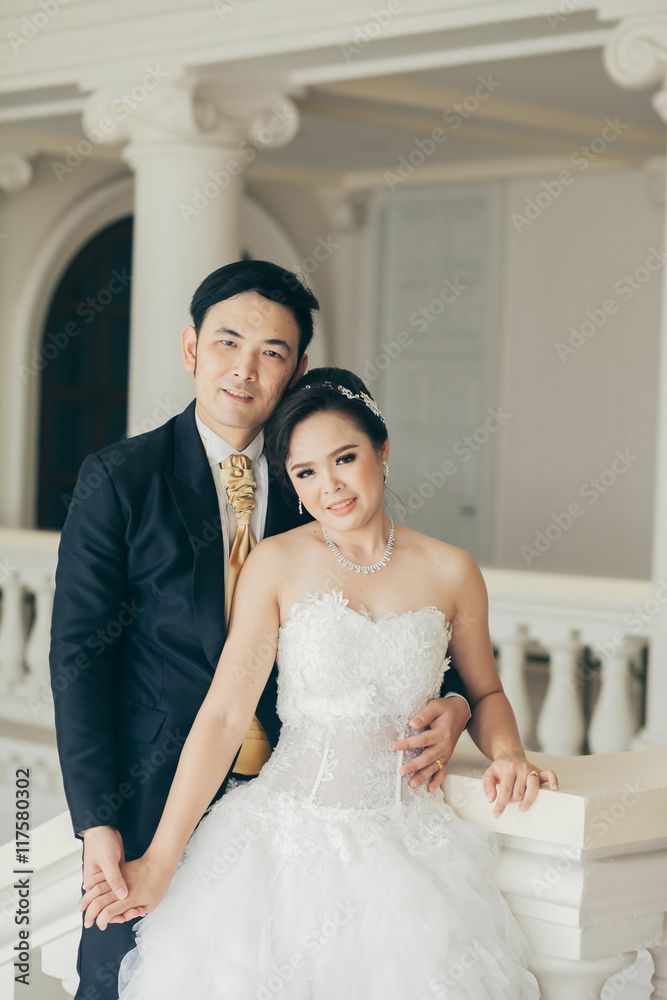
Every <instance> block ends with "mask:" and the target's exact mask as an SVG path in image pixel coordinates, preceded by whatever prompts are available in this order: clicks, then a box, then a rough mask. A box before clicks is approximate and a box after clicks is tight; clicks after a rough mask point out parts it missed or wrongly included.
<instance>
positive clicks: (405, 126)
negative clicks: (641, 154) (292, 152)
mask: <svg viewBox="0 0 667 1000" xmlns="http://www.w3.org/2000/svg"><path fill="white" fill-rule="evenodd" d="M298 104H299V110H300V111H301V113H302V114H312V115H317V116H319V117H323V118H334V119H337V120H339V121H347V122H354V123H356V124H362V125H372V126H377V127H380V128H394V129H397V130H402V131H406V132H411V133H412V134H413V135H416V134H417V133H419V132H430V131H432V130H433V129H438V128H439V129H441V130H442V131H443V132H445V133H446V134H447V136H448V137H449V136H452V137H456V138H461V139H462V140H464V141H466V142H467V141H470V142H473V143H475V142H477V143H484V144H487V145H492V146H505V147H513V148H515V149H517V148H518V149H526V150H529V151H530V152H533V153H540V152H541V153H556V154H557V153H560V154H561V155H567V154H570V153H572V152H573V148H572V143H571V142H570V143H568V142H566V141H565V139H561V140H558V139H544V138H542V137H540V136H529V135H526V134H525V133H518V132H511V131H509V130H508V131H506V132H500V131H497V130H495V129H492V128H476V127H475V126H474V125H470V124H469V123H468V122H466V123H465V124H464V126H463V127H462V128H461V129H460V130H455V129H453V128H451V127H450V128H448V127H447V125H446V123H445V122H443V119H442V116H440V117H437V116H436V115H433V116H432V117H427V116H422V117H419V116H417V115H414V114H412V115H407V114H406V115H401V114H399V113H397V112H391V111H377V110H375V109H371V108H360V107H353V106H352V105H350V104H344V105H343V104H330V103H327V102H325V101H318V100H317V99H316V98H309V99H307V100H305V101H299V102H298ZM665 141H667V140H663V143H662V146H663V147H664V145H665Z"/></svg>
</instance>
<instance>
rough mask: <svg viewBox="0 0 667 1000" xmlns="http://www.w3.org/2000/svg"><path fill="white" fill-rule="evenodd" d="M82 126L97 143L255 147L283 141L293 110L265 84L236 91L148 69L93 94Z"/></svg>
mask: <svg viewBox="0 0 667 1000" xmlns="http://www.w3.org/2000/svg"><path fill="white" fill-rule="evenodd" d="M83 124H84V130H85V131H86V132H87V133H88V134H89V135H92V136H94V138H95V140H96V141H97V142H101V143H107V144H115V143H127V142H130V143H132V144H142V145H153V146H163V145H165V144H168V145H171V146H178V145H183V146H192V145H196V146H199V147H206V146H211V147H217V146H225V145H229V144H234V143H240V142H243V141H244V140H246V141H248V142H250V143H251V144H252V145H253V146H255V147H256V148H258V149H265V148H269V147H273V148H277V147H279V146H283V145H286V144H287V143H288V142H291V140H292V139H293V138H294V136H295V135H296V132H297V131H298V128H299V113H298V110H297V108H296V106H295V104H294V103H293V102H292V101H291V100H290V98H289V97H287V96H286V95H285V94H282V93H280V92H279V91H278V90H275V91H274V90H271V89H269V88H256V89H253V88H250V89H249V88H243V90H242V91H241V92H239V91H238V88H237V89H236V90H235V89H233V88H231V87H226V86H223V85H221V84H218V83H216V82H214V81H208V80H200V79H198V78H197V77H195V76H193V75H191V74H187V73H186V74H181V75H170V74H168V73H166V72H164V71H162V70H160V69H159V67H158V68H157V69H152V68H151V69H149V70H147V71H146V73H144V75H143V77H142V79H141V80H140V81H139V82H137V81H135V82H134V83H128V84H126V85H124V86H114V87H106V88H103V89H101V90H98V91H96V92H95V93H93V94H92V95H91V96H90V97H89V98H88V101H87V103H86V106H85V108H84V112H83Z"/></svg>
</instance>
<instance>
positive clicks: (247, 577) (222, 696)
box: [80, 539, 280, 929]
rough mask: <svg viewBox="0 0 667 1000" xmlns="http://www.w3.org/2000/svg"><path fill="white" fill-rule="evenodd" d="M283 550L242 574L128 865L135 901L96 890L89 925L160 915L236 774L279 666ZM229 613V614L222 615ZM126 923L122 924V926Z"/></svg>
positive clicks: (101, 887) (89, 898)
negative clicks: (226, 782)
mask: <svg viewBox="0 0 667 1000" xmlns="http://www.w3.org/2000/svg"><path fill="white" fill-rule="evenodd" d="M276 570H277V560H276V558H275V543H274V540H273V539H269V540H268V542H267V541H265V542H263V543H261V544H260V545H258V546H257V547H256V548H255V549H253V551H252V552H251V553H250V555H249V556H248V559H247V560H246V563H245V565H244V567H243V571H242V572H241V574H240V576H239V579H238V583H237V586H236V591H235V594H234V603H233V607H232V615H231V620H230V627H229V634H228V636H227V640H226V642H225V645H224V647H223V651H222V654H221V656H220V659H219V661H218V665H217V668H216V671H215V675H214V677H213V681H212V682H211V686H210V688H209V690H208V693H207V695H206V698H205V699H204V701H203V703H202V705H201V708H200V709H199V711H198V713H197V716H196V718H195V721H194V722H193V724H192V728H191V729H190V732H189V734H188V738H187V739H186V741H185V744H184V746H183V750H182V751H181V756H180V759H179V762H178V768H177V770H176V774H175V776H174V780H173V782H172V785H171V789H170V792H169V796H168V798H167V802H166V805H165V807H164V810H163V812H162V818H161V819H160V823H159V825H158V828H157V830H156V832H155V835H154V837H153V839H152V841H151V844H150V846H149V848H148V850H147V851H146V853H145V854H144V855H143V857H142V858H140V859H139V860H138V861H134V862H129V863H128V864H127V865H124V866H123V867H124V873H125V874H126V881H127V883H128V890H129V891H128V896H127V897H126V898H125V899H122V900H118V899H117V897H116V896H115V894H114V893H108V892H107V891H106V888H105V883H104V882H103V879H102V880H100V882H98V883H97V885H95V886H93V887H92V888H89V887H88V886H86V888H89V891H88V892H87V893H86V894H85V896H84V897H83V898H82V900H81V903H80V909H82V910H84V909H86V908H87V912H86V917H85V924H86V926H87V927H90V926H92V925H93V923H94V922H95V921H96V919H97V923H98V926H100V927H101V928H102V929H104V927H105V926H106V924H107V923H108V922H109V921H110V920H111V919H112V918H113V917H120V916H121V915H122V914H123V913H127V911H129V910H131V909H136V908H141V909H140V911H139V912H141V913H142V914H143V913H144V912H149V911H150V910H152V909H154V908H155V907H156V906H157V904H158V903H159V901H160V899H162V897H163V896H164V895H165V893H166V891H167V889H168V887H169V883H170V882H171V878H172V876H173V874H174V872H175V871H176V868H177V866H178V862H179V860H180V858H181V856H182V854H183V851H184V849H185V846H186V844H187V842H188V840H189V839H190V836H191V834H192V832H193V830H194V829H195V827H196V825H197V823H198V822H199V820H200V819H201V817H202V816H203V814H204V812H205V810H206V809H207V807H208V805H209V804H210V802H211V800H212V799H213V797H214V795H215V793H216V792H217V790H218V789H219V787H220V785H221V784H222V781H223V779H224V777H225V775H226V774H227V772H228V771H229V769H230V767H231V765H232V762H233V760H234V757H235V755H236V752H237V751H238V749H239V747H240V746H241V743H242V742H243V740H244V738H245V736H246V734H247V732H248V729H249V728H250V724H251V722H252V718H253V714H254V712H255V709H256V708H257V703H258V701H259V698H260V695H261V693H262V691H263V690H264V686H265V684H266V681H267V680H268V677H269V674H270V673H271V669H272V667H273V664H274V661H275V655H276V647H277V642H278V627H279V624H280V612H279V600H278V580H279V577H278V573H277V572H276ZM220 613H221V614H223V613H224V611H223V608H221V609H220ZM116 922H118V921H116Z"/></svg>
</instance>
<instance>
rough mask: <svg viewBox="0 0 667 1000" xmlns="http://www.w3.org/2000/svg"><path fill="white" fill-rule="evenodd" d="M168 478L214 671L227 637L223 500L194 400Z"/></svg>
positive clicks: (180, 421) (181, 421)
mask: <svg viewBox="0 0 667 1000" xmlns="http://www.w3.org/2000/svg"><path fill="white" fill-rule="evenodd" d="M164 475H165V478H166V480H167V482H168V484H169V488H170V490H171V493H172V496H173V498H174V503H175V504H176V507H177V508H178V512H179V514H180V516H181V520H182V521H183V524H184V525H185V528H186V531H187V533H188V537H189V539H190V543H191V545H192V549H193V553H194V568H193V573H192V604H193V611H194V618H195V624H196V627H197V631H198V634H199V637H200V639H201V643H202V646H203V647H204V652H205V653H206V656H207V658H208V660H209V662H210V663H211V666H212V667H213V668H215V667H216V666H217V663H218V659H219V658H220V652H221V650H222V647H223V644H224V641H225V636H226V629H225V575H224V544H223V539H222V528H221V524H220V509H219V506H218V496H217V493H216V490H215V483H214V482H213V476H212V475H211V467H210V466H209V464H208V461H207V458H206V453H205V451H204V446H203V444H202V441H201V438H200V436H199V432H198V430H197V425H196V423H195V402H194V400H193V402H192V403H191V404H190V405H189V406H188V407H187V409H185V410H184V411H183V413H181V414H180V415H179V416H178V417H177V418H176V421H175V430H174V471H173V474H172V473H170V472H169V471H165V474H164Z"/></svg>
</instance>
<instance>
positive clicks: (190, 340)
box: [181, 326, 197, 372]
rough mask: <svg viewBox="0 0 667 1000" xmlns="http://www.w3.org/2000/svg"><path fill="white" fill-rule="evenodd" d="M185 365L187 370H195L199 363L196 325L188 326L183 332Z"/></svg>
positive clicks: (182, 344)
mask: <svg viewBox="0 0 667 1000" xmlns="http://www.w3.org/2000/svg"><path fill="white" fill-rule="evenodd" d="M181 347H182V349H183V365H184V366H185V370H186V372H193V371H194V370H195V367H196V365H197V333H196V331H195V328H194V326H186V328H185V330H183V333H182V334H181Z"/></svg>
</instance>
